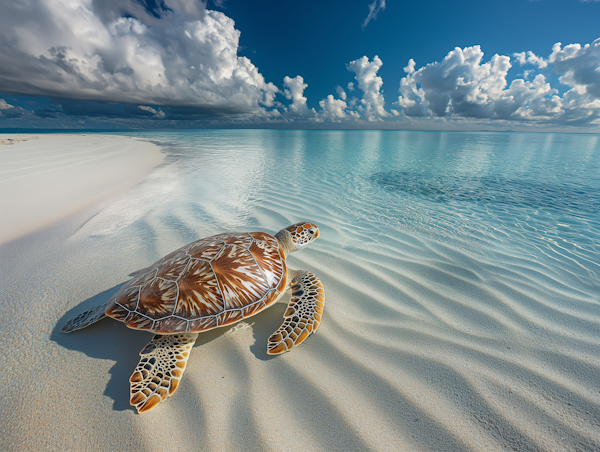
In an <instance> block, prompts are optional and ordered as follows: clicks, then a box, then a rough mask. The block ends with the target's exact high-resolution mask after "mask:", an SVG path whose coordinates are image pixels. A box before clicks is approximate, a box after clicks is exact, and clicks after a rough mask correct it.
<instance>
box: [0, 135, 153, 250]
mask: <svg viewBox="0 0 600 452" xmlns="http://www.w3.org/2000/svg"><path fill="white" fill-rule="evenodd" d="M162 158H163V156H162V155H161V154H160V152H159V150H158V148H157V147H156V146H154V145H152V144H151V143H148V142H145V141H141V140H135V139H127V138H123V137H114V136H101V135H95V136H90V135H77V136H70V135H46V134H44V135H34V134H10V135H8V134H5V135H0V165H1V166H0V217H1V218H2V219H1V220H0V244H1V243H5V242H8V241H10V240H13V239H15V238H17V237H20V236H23V235H26V234H28V233H30V232H33V231H35V230H38V229H40V228H42V227H44V226H48V225H50V224H52V223H54V222H56V221H57V220H60V219H62V218H65V217H67V216H69V215H71V214H73V213H75V212H78V211H80V210H82V209H84V208H86V207H90V206H92V205H94V204H97V203H100V202H101V201H104V200H106V199H109V198H110V197H111V196H114V195H115V194H117V193H119V192H121V191H122V190H124V189H126V188H127V187H130V186H132V185H135V184H136V183H138V182H140V181H141V180H142V179H143V178H144V176H145V175H146V174H147V173H148V171H149V170H150V169H151V168H153V167H154V166H156V165H157V164H158V163H160V161H161V160H162Z"/></svg>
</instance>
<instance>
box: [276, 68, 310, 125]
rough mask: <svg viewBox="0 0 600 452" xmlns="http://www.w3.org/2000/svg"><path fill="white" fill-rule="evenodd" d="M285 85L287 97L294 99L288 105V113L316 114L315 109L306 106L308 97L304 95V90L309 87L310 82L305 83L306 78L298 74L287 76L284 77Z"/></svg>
mask: <svg viewBox="0 0 600 452" xmlns="http://www.w3.org/2000/svg"><path fill="white" fill-rule="evenodd" d="M283 84H284V85H285V87H286V88H285V91H284V94H285V97H286V98H287V99H290V100H291V101H292V104H291V105H289V106H288V113H289V114H290V115H292V116H301V117H308V116H311V115H314V114H315V111H314V109H310V110H309V109H308V107H307V106H306V100H307V99H306V97H304V90H305V89H306V88H307V87H308V84H306V83H304V79H303V78H302V77H301V76H299V75H297V76H296V77H294V78H290V77H287V76H286V77H285V78H284V79H283Z"/></svg>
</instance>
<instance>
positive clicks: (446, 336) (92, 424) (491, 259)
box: [0, 135, 600, 452]
mask: <svg viewBox="0 0 600 452" xmlns="http://www.w3.org/2000/svg"><path fill="white" fill-rule="evenodd" d="M25 138H26V139H27V140H26V141H16V140H17V139H25ZM0 139H1V140H2V141H3V142H4V143H6V142H7V140H9V139H12V140H15V142H14V144H5V145H0V153H1V154H0V156H1V157H0V158H1V160H0V162H1V163H2V170H1V171H2V174H1V176H2V179H0V187H1V188H2V201H1V202H2V204H1V206H0V211H2V212H3V214H2V217H3V219H2V235H1V236H0V239H1V240H0V255H1V262H0V291H1V292H0V293H1V298H0V338H1V339H0V352H1V353H0V381H1V382H2V384H3V385H4V388H5V390H4V393H3V395H2V396H1V397H0V414H1V416H2V419H3V428H2V432H1V438H0V449H1V450H4V451H18V450H61V451H63V450H72V451H76V450H77V451H101V450H102V451H104V450H127V451H130V450H131V451H133V450H136V451H141V450H144V451H161V450H166V451H188V450H202V451H292V450H296V451H298V450H300V451H304V450H306V451H330V450H331V451H367V450H372V451H465V452H467V451H469V452H478V451H512V450H514V451H556V452H562V451H567V450H569V451H585V452H592V451H598V450H600V389H599V388H600V352H599V350H600V347H599V346H600V337H599V336H598V331H599V328H600V312H599V310H598V306H599V301H600V300H599V299H598V297H597V294H598V293H599V287H598V285H597V282H596V283H594V282H593V281H594V279H593V278H592V276H590V277H589V278H588V279H582V281H583V282H582V283H581V284H579V283H573V282H572V281H571V280H568V281H566V282H565V281H564V280H563V279H562V278H561V276H560V274H559V273H557V271H556V270H554V269H550V268H548V267H547V266H546V265H544V264H543V263H540V262H539V261H538V260H536V258H528V257H527V256H525V257H523V255H522V254H520V253H518V252H516V251H513V250H510V249H507V250H502V251H496V252H494V253H491V252H490V253H488V254H487V255H484V254H482V253H475V252H473V253H471V252H469V251H468V250H467V251H465V250H464V249H459V248H458V247H457V246H453V245H452V244H444V243H441V242H438V241H435V240H429V239H426V238H423V237H419V236H417V235H415V234H412V233H409V232H402V231H399V230H392V229H391V228H386V227H383V226H381V228H380V229H377V230H374V229H372V227H371V226H370V225H369V224H367V223H366V222H365V223H361V222H358V221H357V222H352V223H350V222H347V221H344V220H343V218H342V216H340V215H339V214H337V213H336V212H335V211H334V210H333V207H331V204H328V203H327V200H328V199H331V195H330V192H329V191H328V189H327V184H330V182H328V181H325V182H323V184H322V185H320V186H317V185H315V186H311V187H309V191H308V193H310V195H311V196H310V197H308V196H305V197H300V196H297V195H296V193H294V192H292V191H291V189H290V188H289V186H290V185H284V184H287V180H283V178H282V180H279V179H277V180H274V181H273V182H269V184H270V185H268V184H261V183H258V182H256V181H255V180H250V179H248V178H246V179H244V178H242V177H241V176H240V174H249V175H250V176H248V177H249V178H252V177H255V176H254V175H255V174H257V173H261V172H264V167H263V166H260V165H263V164H264V163H260V164H259V163H256V161H259V162H263V160H261V159H262V157H260V158H258V157H257V158H256V161H255V160H253V159H252V158H245V157H244V156H245V155H246V154H244V153H243V152H246V151H243V152H242V151H236V152H238V154H235V155H239V156H240V158H239V162H237V160H236V162H237V163H234V159H232V160H231V162H232V163H231V165H230V166H229V167H228V170H229V172H228V173H226V174H225V175H224V173H215V172H214V171H213V170H212V169H211V164H212V163H211V162H212V161H213V160H217V158H227V155H225V156H222V155H221V154H224V153H225V151H222V150H219V152H216V151H215V154H214V155H213V154H210V153H209V152H208V151H207V153H206V155H203V156H202V159H201V160H200V162H201V164H197V169H196V167H194V168H195V171H196V170H197V171H199V173H198V174H199V175H198V176H196V173H194V177H193V180H194V181H196V182H195V183H196V184H197V185H196V186H193V187H192V186H190V185H189V184H182V185H178V182H179V181H178V179H177V177H173V174H183V172H182V171H183V170H186V171H187V170H189V168H190V165H191V164H190V163H186V161H185V160H182V161H180V163H177V162H176V163H168V161H167V160H163V157H162V155H163V154H161V152H160V148H159V147H158V146H156V145H154V144H151V143H148V142H144V141H142V140H138V139H133V138H125V137H112V136H91V135H87V136H63V135H59V136H48V137H46V136H35V137H34V136H16V135H13V136H10V135H0ZM224 146H225V145H224ZM251 151H252V152H254V151H253V150H252V149H250V150H248V151H247V152H248V155H250V152H251ZM298 152H301V151H298ZM231 155H234V154H233V153H232V154H231ZM294 158H295V157H294V156H292V157H290V159H291V160H293V159H294ZM334 158H336V157H335V156H330V155H325V156H324V157H323V159H334ZM271 160H276V159H271ZM296 160H297V161H300V160H301V159H300V158H298V159H296ZM190 161H191V160H190ZM165 162H167V163H165ZM181 162H183V163H181ZM54 164H56V165H57V166H56V167H55V166H53V165H54ZM176 164H178V165H180V166H179V167H176V168H175V169H177V171H175V170H174V169H173V168H174V167H172V166H170V165H176ZM269 164H270V163H269ZM211 171H212V172H211ZM7 175H8V176H7ZM200 176H202V177H200ZM315 177H317V176H315ZM256 180H258V179H256ZM64 181H69V184H68V186H67V185H66V184H65V185H63V184H62V182H64ZM293 183H295V182H294V181H292V182H290V184H293ZM71 184H73V185H71ZM219 184H221V185H219ZM331 184H332V183H331ZM306 185H307V184H303V183H302V180H301V181H300V182H299V183H298V186H300V187H301V188H302V187H303V186H306ZM153 187H154V188H153ZM315 187H316V188H315ZM196 189H197V191H195V190H196ZM190 190H192V191H193V194H192V195H187V196H189V198H190V199H193V202H192V201H190V203H189V205H183V204H178V202H177V200H178V199H180V198H182V197H183V196H184V193H187V192H189V191H190ZM270 193H274V195H270ZM309 198H311V199H309ZM238 199H239V200H240V201H238ZM255 199H265V200H266V201H265V202H264V203H262V204H259V203H256V202H255V201H254V200H255ZM273 199H274V200H275V201H273ZM314 199H316V200H317V201H318V202H315V201H314ZM4 212H7V213H8V215H9V216H10V217H11V218H18V220H15V222H12V221H10V222H6V217H5V216H4ZM165 212H167V213H165ZM300 215H302V217H301V218H300V217H299V216H300ZM305 215H306V217H305ZM302 219H308V220H311V221H314V222H315V223H316V224H318V225H319V227H320V228H321V237H320V238H319V239H318V240H317V241H316V242H315V243H314V244H312V245H311V246H310V247H309V248H307V249H305V250H302V251H301V252H298V253H295V254H294V255H292V256H290V258H289V265H290V266H291V267H292V268H302V269H306V270H310V271H312V272H314V273H315V274H317V275H318V276H319V277H320V278H321V280H322V282H323V285H324V287H325V290H326V304H325V314H324V317H323V322H322V324H321V326H320V328H319V331H318V332H317V333H316V334H314V335H312V336H310V337H309V338H308V339H307V340H306V342H305V343H304V344H302V345H301V346H299V347H298V348H297V349H294V350H292V351H291V352H290V353H286V354H284V355H281V356H276V357H272V356H269V355H267V353H266V343H267V338H268V337H269V335H270V334H271V333H272V332H274V331H275V330H276V329H277V328H278V327H279V325H280V324H281V321H282V315H283V312H284V311H285V304H284V303H278V304H277V305H276V306H274V307H272V308H271V309H268V310H266V311H264V312H263V313H261V314H259V315H257V316H255V317H252V318H251V319H250V320H249V321H248V322H247V323H244V324H241V325H240V326H238V327H237V328H222V329H217V330H213V331H210V332H208V333H205V334H201V335H200V336H199V338H198V341H197V342H196V345H195V346H194V348H193V349H192V353H191V357H190V360H189V362H188V366H187V369H186V372H185V374H184V376H183V379H182V382H181V384H180V386H179V389H178V391H177V392H176V393H175V394H174V395H173V396H172V397H170V398H169V399H168V400H167V401H165V402H164V403H162V404H161V405H160V406H159V407H158V408H157V409H155V410H153V411H150V412H149V413H146V414H144V415H138V414H137V413H136V412H135V409H134V408H133V407H131V406H130V405H129V398H128V391H129V383H128V379H129V377H130V375H131V373H132V371H133V369H134V367H135V365H136V364H137V362H138V359H139V355H138V353H139V351H140V350H142V348H143V347H144V346H145V344H146V343H147V342H148V341H149V340H150V339H151V337H152V334H150V333H145V332H139V331H134V330H130V329H128V328H126V327H125V325H124V324H122V323H119V322H116V321H113V320H112V319H104V320H102V321H100V322H98V323H97V324H95V325H93V326H90V327H89V328H86V329H84V330H81V331H77V332H74V333H71V334H69V335H66V334H63V333H61V332H60V328H61V326H62V325H63V324H64V322H65V321H67V320H68V319H70V318H71V317H73V316H74V315H76V314H78V313H80V312H82V311H84V310H86V309H90V308H92V307H94V306H96V305H99V304H100V303H104V302H107V301H108V300H109V299H110V297H111V296H112V294H114V293H115V292H116V291H117V290H118V289H119V287H121V285H122V284H123V283H125V282H126V281H127V280H128V279H129V276H128V275H129V274H130V273H131V272H133V271H135V270H137V269H140V268H143V267H145V266H146V265H149V264H151V263H152V262H154V261H155V260H157V259H158V258H160V257H162V256H163V255H165V254H167V253H168V252H170V251H172V250H174V249H176V248H178V247H179V246H182V245H184V244H185V243H188V242H190V241H192V240H197V239H199V238H201V237H203V236H207V235H211V234H215V233H218V232H225V231H224V230H222V229H223V228H227V227H229V229H230V230H237V231H245V230H249V231H253V230H265V231H267V232H270V233H275V232H277V231H278V230H279V229H281V228H283V227H285V226H287V225H288V224H291V223H294V222H296V221H299V220H302ZM594 268H595V267H594ZM590 281H591V282H590ZM287 299H288V300H289V296H288V298H287Z"/></svg>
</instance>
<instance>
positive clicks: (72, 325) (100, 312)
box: [60, 304, 106, 333]
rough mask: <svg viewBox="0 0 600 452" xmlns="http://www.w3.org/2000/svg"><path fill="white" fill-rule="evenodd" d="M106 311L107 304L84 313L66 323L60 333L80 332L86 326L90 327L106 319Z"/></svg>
mask: <svg viewBox="0 0 600 452" xmlns="http://www.w3.org/2000/svg"><path fill="white" fill-rule="evenodd" d="M105 309H106V304H103V305H100V306H96V307H95V308H93V309H90V310H88V311H84V312H82V313H81V314H78V315H76V316H75V317H73V318H72V319H71V320H69V321H68V322H67V323H65V324H64V325H63V327H62V328H61V329H60V331H61V332H62V333H70V332H71V331H76V330H80V329H82V328H85V327H86V326H90V325H91V324H92V323H96V322H97V321H98V320H101V319H103V318H104V317H106V314H105V313H104V310H105Z"/></svg>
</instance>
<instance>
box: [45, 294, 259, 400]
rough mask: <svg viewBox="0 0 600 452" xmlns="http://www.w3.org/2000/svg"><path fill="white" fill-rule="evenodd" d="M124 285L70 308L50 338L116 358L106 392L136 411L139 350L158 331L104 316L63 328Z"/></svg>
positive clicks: (212, 334) (91, 354)
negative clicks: (132, 399)
mask: <svg viewBox="0 0 600 452" xmlns="http://www.w3.org/2000/svg"><path fill="white" fill-rule="evenodd" d="M122 286H123V284H118V285H116V286H114V287H112V288H110V289H107V290H105V291H104V292H101V293H99V294H97V295H94V296H93V297H90V298H88V299H87V300H85V301H83V302H82V303H80V304H79V305H77V306H75V307H74V308H72V309H70V310H69V311H67V312H66V313H65V314H64V315H63V316H62V317H61V318H60V319H59V320H58V321H57V323H56V325H55V326H54V328H53V330H52V332H51V334H50V340H51V341H53V342H55V343H56V344H58V345H59V346H61V347H64V348H67V349H69V350H76V351H79V352H81V353H83V354H85V355H86V356H87V357H88V358H89V359H103V360H111V361H114V362H115V364H114V365H113V367H112V368H111V369H110V371H109V374H110V380H109V381H108V383H107V384H106V388H105V389H104V395H105V396H108V397H110V398H111V399H112V400H113V410H115V411H127V410H132V411H135V408H133V407H132V406H131V405H130V404H129V377H130V376H131V373H132V372H133V370H134V369H135V366H136V365H137V363H138V362H139V359H140V356H139V352H140V351H141V350H142V349H143V348H144V347H145V346H146V344H147V343H148V342H150V340H151V339H152V337H153V336H154V334H153V333H150V332H147V331H138V330H133V329H130V328H127V326H125V324H124V323H122V322H118V321H115V320H113V319H110V318H104V319H102V320H100V321H98V322H96V323H94V324H92V325H90V326H88V327H86V328H83V329H81V330H77V331H73V332H72V333H68V334H67V333H62V332H61V331H60V329H61V328H62V326H63V325H64V324H65V323H66V322H67V321H68V320H69V319H71V318H73V317H75V316H76V315H77V314H79V313H81V312H84V311H86V310H88V309H92V308H94V307H96V306H99V305H101V304H106V303H108V301H109V300H110V299H111V297H112V296H113V295H114V294H115V293H116V292H117V291H118V290H119V289H120V288H121V287H122ZM226 332H227V329H226V328H219V329H215V330H212V331H208V332H206V333H202V334H200V335H199V336H198V340H197V341H196V344H195V345H194V346H195V347H200V346H202V345H204V344H207V343H209V342H211V341H213V340H215V339H217V338H218V337H220V336H222V335H223V334H224V333H226ZM265 355H266V352H265Z"/></svg>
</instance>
